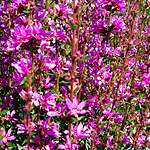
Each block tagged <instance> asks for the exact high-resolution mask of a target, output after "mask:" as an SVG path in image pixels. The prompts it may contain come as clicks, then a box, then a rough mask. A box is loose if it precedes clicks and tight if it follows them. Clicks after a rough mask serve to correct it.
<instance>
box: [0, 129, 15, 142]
mask: <svg viewBox="0 0 150 150" xmlns="http://www.w3.org/2000/svg"><path fill="white" fill-rule="evenodd" d="M0 131H1V132H2V139H1V141H0V143H1V144H2V143H8V141H12V140H14V139H15V138H16V136H14V135H13V136H10V134H11V132H12V129H11V128H10V129H9V130H8V132H7V134H6V132H5V129H4V128H3V127H1V128H0Z"/></svg>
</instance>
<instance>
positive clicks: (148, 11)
mask: <svg viewBox="0 0 150 150" xmlns="http://www.w3.org/2000/svg"><path fill="white" fill-rule="evenodd" d="M149 13H150V7H149V8H147V9H146V16H148V15H149Z"/></svg>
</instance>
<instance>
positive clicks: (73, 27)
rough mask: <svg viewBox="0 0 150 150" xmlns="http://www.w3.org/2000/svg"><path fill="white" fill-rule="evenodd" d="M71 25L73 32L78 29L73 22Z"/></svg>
mask: <svg viewBox="0 0 150 150" xmlns="http://www.w3.org/2000/svg"><path fill="white" fill-rule="evenodd" d="M69 25H70V28H71V29H72V30H75V29H76V26H75V25H74V24H73V23H72V22H70V23H69Z"/></svg>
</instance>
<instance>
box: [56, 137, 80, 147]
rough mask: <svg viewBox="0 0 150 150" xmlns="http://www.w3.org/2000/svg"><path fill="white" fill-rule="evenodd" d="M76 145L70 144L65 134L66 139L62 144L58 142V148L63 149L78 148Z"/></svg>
mask: <svg viewBox="0 0 150 150" xmlns="http://www.w3.org/2000/svg"><path fill="white" fill-rule="evenodd" d="M78 147H79V146H78V145H76V144H71V139H70V138H69V136H66V140H65V143H64V144H60V145H58V149H64V150H75V149H77V150H78Z"/></svg>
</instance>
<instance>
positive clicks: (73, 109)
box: [66, 97, 86, 119]
mask: <svg viewBox="0 0 150 150" xmlns="http://www.w3.org/2000/svg"><path fill="white" fill-rule="evenodd" d="M66 104H67V106H68V108H69V109H70V110H69V113H70V115H74V116H75V117H76V118H77V119H78V117H79V116H78V114H84V113H86V111H85V110H82V109H83V108H84V107H85V105H86V101H83V102H81V103H80V104H78V99H77V97H74V99H73V102H71V101H70V100H69V99H68V98H66Z"/></svg>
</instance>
